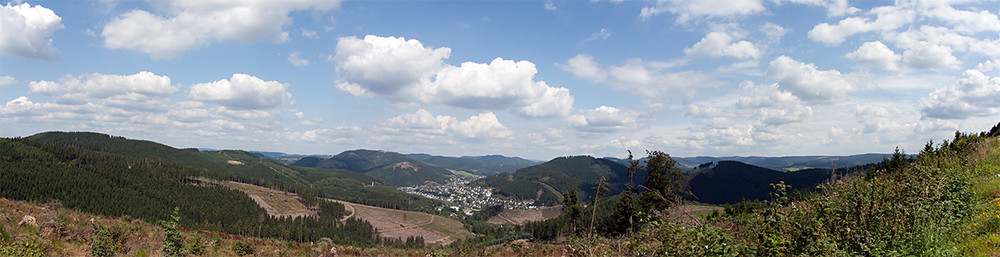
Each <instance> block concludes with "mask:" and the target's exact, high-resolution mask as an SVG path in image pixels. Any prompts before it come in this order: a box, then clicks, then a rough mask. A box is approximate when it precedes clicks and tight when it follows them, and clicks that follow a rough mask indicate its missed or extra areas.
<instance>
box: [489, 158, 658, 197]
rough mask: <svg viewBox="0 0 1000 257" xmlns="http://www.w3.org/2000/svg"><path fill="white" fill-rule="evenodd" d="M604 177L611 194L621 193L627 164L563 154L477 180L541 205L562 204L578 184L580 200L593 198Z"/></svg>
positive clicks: (637, 179)
mask: <svg viewBox="0 0 1000 257" xmlns="http://www.w3.org/2000/svg"><path fill="white" fill-rule="evenodd" d="M602 176H603V177H605V179H607V182H608V183H609V184H610V185H611V186H610V187H609V188H610V189H611V193H610V194H611V195H613V194H617V193H618V192H620V191H621V190H622V188H623V187H624V185H625V183H628V177H627V175H626V167H625V166H622V165H621V164H618V163H616V162H614V161H611V160H607V159H598V158H594V157H590V156H572V157H559V158H555V159H552V160H551V161H548V162H545V163H542V164H538V165H535V166H531V167H527V168H523V169H519V170H517V171H515V172H514V173H500V174H497V175H493V176H489V177H486V178H483V179H480V180H477V181H476V183H477V184H480V185H484V186H489V187H492V188H493V189H494V193H496V194H500V195H506V196H510V197H514V198H518V199H537V201H538V203H539V204H545V205H554V204H559V203H560V201H562V194H563V193H565V192H568V191H569V190H571V189H573V186H574V185H576V186H577V190H578V191H579V192H580V194H581V196H580V199H589V197H591V196H592V195H593V187H594V185H596V184H597V182H598V181H599V180H600V179H601V177H602ZM635 183H637V184H641V183H642V178H641V177H638V176H637V178H636V179H635Z"/></svg>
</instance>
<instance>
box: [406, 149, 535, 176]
mask: <svg viewBox="0 0 1000 257" xmlns="http://www.w3.org/2000/svg"><path fill="white" fill-rule="evenodd" d="M406 156H408V157H410V158H413V159H415V160H418V161H423V162H426V163H428V164H431V165H434V166H438V167H442V168H445V169H451V170H461V171H465V172H469V173H472V174H476V175H482V176H489V175H494V174H497V173H504V172H506V173H511V172H514V171H517V170H518V169H521V168H525V167H528V166H531V165H535V164H539V162H536V161H531V160H525V159H522V158H520V157H507V156H502V155H486V156H462V157H447V156H434V155H429V154H407V155H406Z"/></svg>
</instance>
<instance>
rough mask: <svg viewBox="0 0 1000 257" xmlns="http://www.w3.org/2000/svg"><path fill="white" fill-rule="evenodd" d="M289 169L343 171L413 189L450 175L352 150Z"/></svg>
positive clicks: (298, 163)
mask: <svg viewBox="0 0 1000 257" xmlns="http://www.w3.org/2000/svg"><path fill="white" fill-rule="evenodd" d="M291 166H298V167H313V168H323V169H343V170H350V171H354V172H359V173H364V174H367V175H370V176H372V177H374V178H377V179H379V180H381V181H384V182H385V183H386V184H388V185H392V186H415V185H420V184H423V183H424V182H426V181H434V182H439V183H444V182H445V181H446V180H447V179H448V177H450V176H452V173H451V172H450V171H448V170H447V169H445V168H441V167H438V166H434V165H430V164H427V163H425V162H422V161H418V160H414V159H412V158H410V157H407V156H406V155H402V154H399V153H395V152H386V151H373V150H353V151H345V152H342V153H340V154H337V155H335V156H331V157H329V158H318V157H306V158H302V159H300V160H298V161H296V162H294V163H292V164H291Z"/></svg>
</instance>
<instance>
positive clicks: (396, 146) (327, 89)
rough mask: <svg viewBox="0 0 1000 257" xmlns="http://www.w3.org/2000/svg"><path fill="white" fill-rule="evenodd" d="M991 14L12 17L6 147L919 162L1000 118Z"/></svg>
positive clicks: (251, 8)
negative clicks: (105, 136)
mask: <svg viewBox="0 0 1000 257" xmlns="http://www.w3.org/2000/svg"><path fill="white" fill-rule="evenodd" d="M998 12H1000V3H998V2H996V1H895V2H893V1H846V0H732V1H721V0H718V1H717V0H703V1H680V0H659V1H337V0H331V1H312V0H295V1H235V0H233V1H231V0H208V1H206V0H197V1H194V0H164V1H148V2H145V1H115V0H101V1H97V0H94V1H65V0H60V1H13V2H6V3H4V4H3V5H2V6H0V21H2V28H0V37H2V41H0V122H2V125H0V136H4V137H13V136H27V135H31V134H34V133H38V132H43V131H52V130H62V131H97V132H102V133H109V134H113V135H121V136H126V137H130V138H140V139H148V140H153V141H157V142H161V143H165V144H168V145H171V146H175V147H208V148H223V149H248V150H265V151H281V152H288V153H308V154H336V153H338V152H341V151H344V150H350V149H358V148H365V149H379V150H390V151H398V152H404V153H416V152H422V153H430V154H438V155H450V156H462V155H486V154H502V155H508V156H521V157H525V158H532V159H540V160H545V159H550V158H553V157H557V156H564V155H580V154H588V155H594V156H616V157H623V156H624V155H625V154H626V149H631V150H632V151H637V152H641V151H642V150H647V149H649V150H663V151H666V152H668V153H671V154H672V155H675V156H697V155H712V156H728V155H742V156H751V155H753V156H783V155H810V154H822V155H842V154H857V153H870V152H891V151H892V149H893V148H894V147H896V146H898V147H900V148H902V149H904V150H906V151H908V152H916V151H918V150H919V149H921V148H922V146H923V145H924V144H925V143H926V142H927V141H928V140H931V139H933V140H934V141H935V142H940V141H941V140H942V139H947V138H950V137H951V136H952V135H953V133H954V131H956V130H962V131H981V130H986V129H989V128H990V126H992V125H995V124H997V122H998V121H1000V19H998Z"/></svg>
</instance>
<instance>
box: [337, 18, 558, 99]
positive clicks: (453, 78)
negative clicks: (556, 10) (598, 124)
mask: <svg viewBox="0 0 1000 257" xmlns="http://www.w3.org/2000/svg"><path fill="white" fill-rule="evenodd" d="M450 52H451V50H450V49H448V48H438V49H432V48H425V47H424V46H423V45H422V44H421V43H420V42H419V41H417V40H414V39H411V40H406V39H404V38H395V37H377V36H371V35H369V36H366V37H365V39H364V40H360V39H357V38H354V37H345V38H341V39H340V41H339V42H338V44H337V54H336V56H335V57H334V60H335V62H336V63H337V68H336V70H337V72H338V73H339V74H340V75H341V79H340V80H338V81H337V87H338V88H339V89H340V90H341V91H344V92H346V93H349V94H352V95H369V96H378V97H383V98H386V99H389V100H393V101H396V102H402V103H437V104H446V105H450V106H456V107H462V108H468V109H476V110H508V109H510V110H513V111H514V112H515V113H517V114H520V115H524V116H528V117H544V116H560V115H567V114H569V112H570V110H571V109H572V107H573V96H571V95H570V94H569V90H568V89H566V88H562V87H551V86H548V85H547V84H546V83H545V82H544V81H535V80H534V76H535V74H536V73H537V72H538V70H537V69H536V68H535V65H534V64H533V63H531V62H529V61H517V62H515V61H511V60H504V59H502V58H496V59H494V60H493V61H491V62H490V63H476V62H465V63H462V65H461V66H452V65H445V64H443V59H444V58H448V56H449V55H450ZM432 78H433V80H432Z"/></svg>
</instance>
